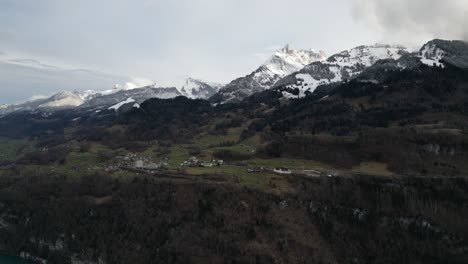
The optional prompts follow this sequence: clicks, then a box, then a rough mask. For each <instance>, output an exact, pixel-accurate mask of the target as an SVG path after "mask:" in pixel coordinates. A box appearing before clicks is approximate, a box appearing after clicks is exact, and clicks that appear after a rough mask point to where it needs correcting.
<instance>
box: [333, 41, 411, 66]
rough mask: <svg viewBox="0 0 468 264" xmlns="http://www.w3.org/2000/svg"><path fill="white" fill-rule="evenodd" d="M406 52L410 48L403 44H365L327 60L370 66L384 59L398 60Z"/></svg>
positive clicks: (343, 63) (340, 63)
mask: <svg viewBox="0 0 468 264" xmlns="http://www.w3.org/2000/svg"><path fill="white" fill-rule="evenodd" d="M405 53H408V49H407V48H405V47H403V46H397V45H386V44H375V45H369V46H365V45H363V46H358V47H355V48H352V49H350V50H345V51H342V52H340V53H337V54H335V55H333V56H331V57H330V58H328V59H327V61H326V62H327V63H330V64H337V65H340V66H342V67H353V66H356V65H358V64H361V65H363V66H365V67H369V66H372V65H373V64H374V63H376V62H377V61H378V60H382V59H394V60H398V59H399V58H401V56H403V54H405Z"/></svg>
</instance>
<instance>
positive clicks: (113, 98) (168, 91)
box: [79, 85, 182, 109]
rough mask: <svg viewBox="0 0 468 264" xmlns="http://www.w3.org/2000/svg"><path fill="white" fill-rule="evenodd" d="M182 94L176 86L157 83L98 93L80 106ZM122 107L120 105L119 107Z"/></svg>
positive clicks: (101, 105) (167, 97)
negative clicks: (156, 84) (160, 85)
mask: <svg viewBox="0 0 468 264" xmlns="http://www.w3.org/2000/svg"><path fill="white" fill-rule="evenodd" d="M181 95H182V94H181V93H180V92H179V91H178V90H177V88H175V87H167V88H166V87H156V86H155V85H151V86H146V87H141V88H135V89H130V90H124V89H122V90H116V91H115V92H114V93H110V94H104V95H97V96H94V97H93V98H90V99H89V100H87V101H86V102H85V103H83V104H82V105H80V106H79V108H81V109H83V108H92V109H104V108H109V106H113V105H116V104H119V103H121V102H123V101H126V100H129V98H131V99H132V100H133V101H132V102H135V103H137V104H141V103H143V102H144V101H146V100H148V99H151V98H160V99H170V98H174V97H177V96H181ZM119 108H120V107H119Z"/></svg>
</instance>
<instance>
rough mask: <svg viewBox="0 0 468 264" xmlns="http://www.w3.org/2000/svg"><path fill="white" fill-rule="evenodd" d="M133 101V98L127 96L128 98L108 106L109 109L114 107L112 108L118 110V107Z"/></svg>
mask: <svg viewBox="0 0 468 264" xmlns="http://www.w3.org/2000/svg"><path fill="white" fill-rule="evenodd" d="M133 102H135V100H133V98H132V97H130V98H128V99H127V100H125V101H122V102H120V103H117V104H115V105H113V106H111V107H109V109H114V110H116V111H117V110H119V108H120V107H122V106H123V105H125V104H129V103H133Z"/></svg>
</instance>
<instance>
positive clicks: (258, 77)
mask: <svg viewBox="0 0 468 264" xmlns="http://www.w3.org/2000/svg"><path fill="white" fill-rule="evenodd" d="M325 58H326V57H325V54H324V53H323V52H322V51H319V52H317V51H314V50H295V49H290V48H289V46H285V47H284V48H282V49H281V50H279V51H277V52H276V53H275V54H274V55H273V57H271V58H270V59H269V60H268V61H267V62H266V63H265V64H263V65H262V66H260V67H259V68H258V69H257V70H255V71H254V72H252V73H250V74H249V75H247V76H245V77H241V78H238V79H235V80H233V81H232V82H230V83H229V84H227V85H226V86H224V87H223V88H221V89H220V91H219V92H218V93H217V94H215V95H214V96H213V97H211V98H210V101H211V102H212V103H223V102H236V101H241V100H242V99H244V98H246V97H248V96H250V95H252V94H254V93H258V92H261V91H264V90H266V89H269V88H271V87H272V86H273V85H274V84H275V83H276V82H277V81H279V80H281V79H282V78H284V77H285V76H287V75H289V74H291V73H293V72H295V71H298V70H300V69H302V68H303V67H304V66H305V65H308V64H310V63H312V62H316V61H323V60H325Z"/></svg>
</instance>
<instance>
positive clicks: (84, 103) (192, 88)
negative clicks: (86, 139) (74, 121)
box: [0, 78, 221, 116]
mask: <svg viewBox="0 0 468 264" xmlns="http://www.w3.org/2000/svg"><path fill="white" fill-rule="evenodd" d="M220 87H221V85H220V84H214V83H208V82H204V81H201V80H197V79H194V78H187V80H186V81H185V84H184V85H183V86H182V87H180V88H176V87H158V86H157V85H155V84H153V85H147V86H143V87H135V85H134V84H133V83H126V84H124V85H115V86H114V89H110V90H105V91H93V90H87V91H63V92H59V93H56V94H54V95H52V96H50V97H45V98H39V99H35V100H29V101H26V102H24V103H20V104H11V105H7V104H5V105H0V116H1V115H5V114H8V113H12V112H17V111H37V110H41V111H55V110H62V109H75V108H76V109H80V110H83V109H91V110H102V109H107V108H108V107H110V106H113V105H116V104H119V103H121V102H126V101H128V104H130V101H131V103H133V104H132V105H138V104H140V103H143V102H144V101H146V100H148V99H151V98H160V99H169V98H174V97H177V96H186V97H188V98H191V99H208V98H209V97H210V96H212V95H213V94H215V93H216V92H217V91H218V90H219V88H220ZM130 99H131V100H130ZM123 105H125V104H122V105H121V106H123ZM119 108H120V107H118V108H113V109H114V110H118V109H119Z"/></svg>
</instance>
